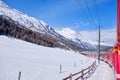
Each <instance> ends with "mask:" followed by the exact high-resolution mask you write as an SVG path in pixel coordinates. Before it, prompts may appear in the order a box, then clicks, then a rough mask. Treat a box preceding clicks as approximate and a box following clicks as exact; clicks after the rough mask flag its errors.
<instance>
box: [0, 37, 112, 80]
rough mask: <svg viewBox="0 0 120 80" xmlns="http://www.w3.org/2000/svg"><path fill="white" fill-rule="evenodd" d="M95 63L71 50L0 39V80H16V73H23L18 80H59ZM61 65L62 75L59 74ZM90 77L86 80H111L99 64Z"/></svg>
mask: <svg viewBox="0 0 120 80" xmlns="http://www.w3.org/2000/svg"><path fill="white" fill-rule="evenodd" d="M94 60H95V59H90V58H87V57H85V56H83V55H80V54H78V53H76V54H75V53H74V52H72V51H65V50H62V49H58V48H56V49H53V48H47V47H43V46H38V45H35V44H32V43H28V42H25V41H22V40H17V39H15V38H10V37H9V38H8V37H5V36H0V64H1V65H0V80H17V79H18V72H19V71H21V73H22V75H21V80H62V79H63V78H65V77H66V76H68V75H69V74H70V73H76V72H78V71H81V69H84V68H86V67H88V66H89V65H91V64H92V62H93V61H94ZM74 63H76V67H74ZM60 65H62V73H59V72H60V70H59V69H60ZM90 75H91V76H90V77H88V78H87V79H88V80H98V79H99V80H114V79H113V78H114V75H113V72H112V71H111V68H110V67H109V66H108V65H107V64H104V65H103V64H100V65H98V67H97V70H96V71H94V73H92V74H90ZM101 76H103V77H101ZM87 79H85V80H87Z"/></svg>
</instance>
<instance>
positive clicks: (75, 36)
mask: <svg viewBox="0 0 120 80" xmlns="http://www.w3.org/2000/svg"><path fill="white" fill-rule="evenodd" d="M56 31H57V32H58V33H59V34H61V35H63V36H64V37H66V38H68V39H70V40H72V41H74V42H76V43H78V44H79V45H80V46H81V47H82V48H84V49H96V48H97V47H96V46H95V45H94V44H95V43H94V42H93V41H91V40H89V39H87V38H86V37H85V36H83V35H81V33H79V32H76V31H74V30H71V29H70V28H63V29H61V30H56Z"/></svg>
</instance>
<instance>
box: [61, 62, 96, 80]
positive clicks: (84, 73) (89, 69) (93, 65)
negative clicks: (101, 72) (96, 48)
mask: <svg viewBox="0 0 120 80" xmlns="http://www.w3.org/2000/svg"><path fill="white" fill-rule="evenodd" d="M95 66H96V61H95V62H93V64H92V65H91V66H89V67H88V68H85V69H82V70H81V71H80V72H77V73H74V74H70V75H69V76H68V77H66V78H64V79H63V80H72V78H73V77H75V76H78V75H80V76H79V77H77V78H75V80H78V79H83V78H84V76H85V75H87V74H90V72H91V71H92V69H93V68H94V67H95Z"/></svg>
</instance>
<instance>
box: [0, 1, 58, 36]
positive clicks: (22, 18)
mask: <svg viewBox="0 0 120 80" xmlns="http://www.w3.org/2000/svg"><path fill="white" fill-rule="evenodd" d="M0 15H5V16H8V17H10V18H11V19H12V20H14V21H16V22H18V23H19V24H20V25H22V26H25V27H27V28H28V29H31V30H33V31H37V32H40V33H51V34H56V35H57V33H56V32H55V31H54V30H53V29H52V28H51V27H50V26H49V25H47V24H46V23H45V22H44V21H42V20H37V19H35V18H33V17H30V16H28V15H27V14H24V13H22V12H20V11H18V10H16V9H12V8H10V7H9V6H8V5H6V4H5V3H4V2H2V1H1V0H0Z"/></svg>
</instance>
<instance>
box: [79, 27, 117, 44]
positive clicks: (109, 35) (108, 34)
mask: <svg viewBox="0 0 120 80" xmlns="http://www.w3.org/2000/svg"><path fill="white" fill-rule="evenodd" d="M80 33H81V34H82V35H84V36H85V37H87V38H89V39H91V40H93V41H98V31H80ZM101 41H103V42H105V43H109V44H115V43H116V30H115V29H106V30H101Z"/></svg>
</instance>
